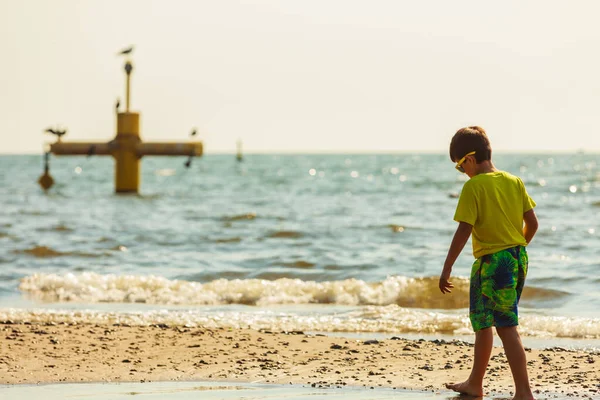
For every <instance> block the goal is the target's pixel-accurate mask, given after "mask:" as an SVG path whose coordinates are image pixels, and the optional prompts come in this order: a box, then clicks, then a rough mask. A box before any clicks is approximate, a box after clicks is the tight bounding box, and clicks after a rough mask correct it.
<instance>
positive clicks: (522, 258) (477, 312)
mask: <svg viewBox="0 0 600 400" xmlns="http://www.w3.org/2000/svg"><path fill="white" fill-rule="evenodd" d="M527 264H528V258H527V251H526V250H525V247H524V246H516V247H511V248H510V249H506V250H501V251H499V252H497V253H494V254H487V255H485V256H483V257H481V258H478V259H477V260H475V262H474V263H473V268H472V269H471V287H470V292H469V295H470V302H469V303H470V304H469V317H470V318H471V325H473V330H474V331H475V332H477V331H479V330H481V329H485V328H490V327H492V326H496V327H508V326H516V325H519V311H518V304H519V299H520V298H521V292H522V291H523V285H524V284H525V277H526V276H527Z"/></svg>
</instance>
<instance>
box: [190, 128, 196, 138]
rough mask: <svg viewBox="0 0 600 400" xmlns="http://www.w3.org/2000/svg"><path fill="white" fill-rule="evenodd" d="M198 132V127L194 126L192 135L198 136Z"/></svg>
mask: <svg viewBox="0 0 600 400" xmlns="http://www.w3.org/2000/svg"><path fill="white" fill-rule="evenodd" d="M197 133H198V129H196V128H194V129H192V132H191V133H190V136H196V134H197Z"/></svg>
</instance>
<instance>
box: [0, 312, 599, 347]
mask: <svg viewBox="0 0 600 400" xmlns="http://www.w3.org/2000/svg"><path fill="white" fill-rule="evenodd" d="M0 321H13V322H31V323H57V324H58V323H69V324H72V323H77V324H84V323H90V324H109V325H113V324H124V325H132V326H147V325H153V324H166V325H169V326H186V327H207V328H250V329H269V330H273V331H296V330H298V331H322V332H361V333H362V332H364V333H368V332H382V333H417V334H419V333H420V334H435V333H441V334H454V335H463V334H472V330H471V327H470V322H469V318H468V313H467V312H465V310H460V311H448V312H427V311H423V310H416V309H407V308H402V307H398V306H395V305H390V306H385V307H381V306H369V307H361V308H359V309H356V310H353V311H350V312H346V313H338V314H322V313H311V314H308V315H303V314H298V313H281V312H276V311H272V310H265V309H260V310H256V311H248V312H239V311H220V312H211V311H202V310H187V311H181V310H154V311H147V312H102V311H92V310H78V311H70V310H68V311H67V310H48V309H39V310H24V309H0ZM519 330H520V332H521V333H522V334H523V335H525V336H535V337H540V338H585V339H600V319H590V318H573V317H552V316H535V315H524V316H522V317H521V318H520V327H519Z"/></svg>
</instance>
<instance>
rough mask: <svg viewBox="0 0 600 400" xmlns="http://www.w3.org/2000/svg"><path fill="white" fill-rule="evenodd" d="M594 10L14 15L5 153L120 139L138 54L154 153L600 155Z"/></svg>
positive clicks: (6, 78) (74, 6)
mask: <svg viewBox="0 0 600 400" xmlns="http://www.w3.org/2000/svg"><path fill="white" fill-rule="evenodd" d="M598 15H600V2H597V1H591V0H590V1H585V0H579V1H572V2H568V1H553V0H544V1H524V0H519V1H514V0H507V1H502V2H491V1H480V0H478V1H465V0H453V1H447V0H422V1H414V0H411V1H402V0H389V1H384V0H369V1H367V0H365V1H354V0H297V1H296V0H294V1H292V0H290V1H286V0H279V1H275V0H273V1H267V0H264V1H239V0H238V1H234V0H211V1H206V0H190V1H184V0H160V1H159V0H79V1H76V0H52V1H46V0H37V1H34V0H19V1H17V0H0V56H1V58H0V153H3V154H5V153H10V154H14V153H17V154H20V153H40V152H41V151H42V149H43V144H44V143H45V142H49V141H51V140H53V138H51V137H50V136H48V135H45V134H43V131H44V129H45V128H47V127H51V126H57V125H60V126H62V127H64V128H66V129H68V134H67V135H66V136H65V140H66V141H101V142H104V141H108V140H110V139H111V138H112V137H113V136H114V134H115V124H116V122H115V113H114V105H115V102H116V99H117V97H120V98H121V102H123V97H124V72H123V61H124V60H123V59H122V58H120V57H118V56H117V55H116V53H117V52H118V51H120V50H121V49H123V48H125V47H127V46H129V45H134V46H135V50H134V52H133V55H132V60H133V63H134V71H133V75H132V109H133V110H134V111H139V112H140V113H141V136H142V139H143V140H146V141H188V140H190V138H189V132H190V131H191V129H192V127H197V128H198V131H199V135H198V136H199V137H200V139H201V140H203V141H204V143H205V153H220V152H234V151H235V146H236V141H237V140H238V139H241V140H242V141H243V146H244V150H245V151H247V152H280V153H289V152H333V153H339V152H357V153H362V152H447V148H448V144H449V142H450V139H451V136H452V134H453V133H454V132H455V131H456V130H457V129H458V128H460V127H463V126H467V125H480V126H483V127H484V128H485V129H486V130H487V132H488V135H489V137H490V141H491V143H492V146H493V149H494V150H495V151H511V152H513V151H519V152H524V151H525V152H526V151H535V152H543V151H561V152H564V151H577V150H581V149H583V150H586V151H600V135H599V134H598V131H599V130H600V112H598V110H599V108H600V28H599V27H598V24H597V16H598Z"/></svg>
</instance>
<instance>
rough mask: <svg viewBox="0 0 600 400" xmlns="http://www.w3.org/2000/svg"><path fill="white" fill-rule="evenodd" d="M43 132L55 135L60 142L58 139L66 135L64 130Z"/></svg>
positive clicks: (49, 129) (48, 129)
mask: <svg viewBox="0 0 600 400" xmlns="http://www.w3.org/2000/svg"><path fill="white" fill-rule="evenodd" d="M44 132H47V133H51V134H53V135H55V136H56V137H57V138H58V140H60V138H61V137H62V136H63V135H64V134H65V133H67V130H66V129H63V130H58V129H52V128H46V130H45V131H44Z"/></svg>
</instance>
